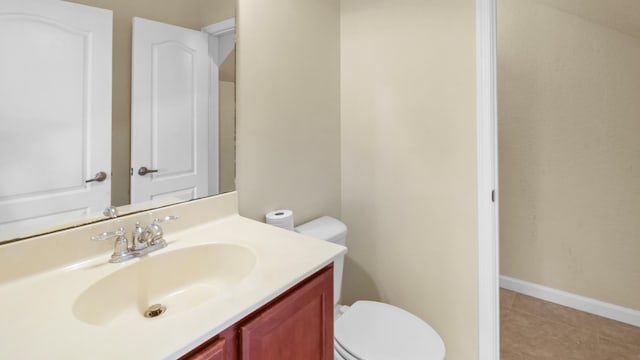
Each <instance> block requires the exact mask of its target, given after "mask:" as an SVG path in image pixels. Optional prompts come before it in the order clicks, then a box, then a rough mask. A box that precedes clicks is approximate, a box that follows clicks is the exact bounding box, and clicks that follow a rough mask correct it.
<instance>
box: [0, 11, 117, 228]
mask: <svg viewBox="0 0 640 360" xmlns="http://www.w3.org/2000/svg"><path fill="white" fill-rule="evenodd" d="M111 33H112V13H111V11H109V10H104V9H98V8H93V7H89V6H84V5H78V4H73V3H68V2H64V1H50V0H2V1H0V233H2V234H3V235H10V234H14V233H15V234H16V236H21V235H23V231H27V230H32V229H34V230H35V229H38V228H41V229H42V230H44V229H45V228H46V227H47V224H54V223H56V224H58V223H61V222H65V221H67V220H70V219H74V218H77V217H78V216H82V215H88V214H91V213H96V212H101V211H102V210H103V209H104V208H105V207H107V206H109V204H110V197H111V181H110V179H111ZM99 172H103V173H104V175H106V177H105V178H104V180H102V181H93V182H86V181H87V180H89V179H91V178H93V177H94V176H95V175H96V173H99ZM2 237H3V238H5V236H2Z"/></svg>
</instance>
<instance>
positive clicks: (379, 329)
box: [295, 216, 446, 360]
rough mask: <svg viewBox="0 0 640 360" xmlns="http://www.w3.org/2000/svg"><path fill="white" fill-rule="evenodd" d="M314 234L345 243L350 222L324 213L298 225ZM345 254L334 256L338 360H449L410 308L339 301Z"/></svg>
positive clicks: (303, 231) (305, 232) (439, 340)
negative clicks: (350, 303)
mask: <svg viewBox="0 0 640 360" xmlns="http://www.w3.org/2000/svg"><path fill="white" fill-rule="evenodd" d="M295 231H296V232H298V233H300V234H303V235H307V236H309V237H312V238H316V239H320V240H325V241H330V242H332V243H336V244H339V245H343V246H345V245H346V240H347V226H346V225H345V224H344V223H342V222H341V221H340V220H337V219H334V218H332V217H329V216H323V217H320V218H317V219H315V220H312V221H309V222H307V223H305V224H302V225H300V226H298V227H296V228H295ZM343 267H344V255H341V256H340V257H338V258H336V259H335V260H334V268H333V271H334V272H333V276H334V278H333V286H334V299H333V300H334V301H333V303H334V305H335V308H334V317H335V323H334V341H333V343H334V349H335V350H334V356H335V360H414V359H415V360H446V356H445V348H444V342H443V341H442V338H440V336H439V335H438V333H436V331H435V330H433V328H431V326H429V324H427V323H426V322H424V321H422V320H421V319H420V318H418V317H417V316H415V315H413V314H411V313H410V312H408V311H406V310H403V309H400V308H398V307H395V306H393V305H389V304H385V303H381V302H376V301H363V300H361V301H356V302H355V303H354V304H353V305H351V306H343V305H339V304H338V300H339V299H340V288H341V285H342V270H343Z"/></svg>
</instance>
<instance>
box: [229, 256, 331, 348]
mask: <svg viewBox="0 0 640 360" xmlns="http://www.w3.org/2000/svg"><path fill="white" fill-rule="evenodd" d="M240 344H241V345H240V351H241V356H240V359H243V360H261V359H264V360H273V359H278V360H300V359H305V360H314V359H317V360H333V268H332V267H328V268H326V269H325V270H323V271H321V272H320V273H319V274H318V275H317V276H314V277H312V278H311V279H309V280H308V281H305V282H304V283H303V284H301V285H300V286H298V287H297V288H295V289H294V290H292V291H291V292H290V293H288V294H286V295H285V296H284V297H282V298H281V300H278V301H276V302H275V303H274V304H273V305H272V306H270V307H268V308H267V309H266V310H264V311H263V312H262V313H260V314H259V315H258V316H256V317H255V318H253V319H252V320H250V321H249V322H246V323H245V324H244V325H241V326H240Z"/></svg>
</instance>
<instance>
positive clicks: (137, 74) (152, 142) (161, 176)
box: [131, 18, 209, 204]
mask: <svg viewBox="0 0 640 360" xmlns="http://www.w3.org/2000/svg"><path fill="white" fill-rule="evenodd" d="M207 42H208V40H207V35H205V34H204V33H201V32H199V31H196V30H191V29H186V28H182V27H178V26H174V25H169V24H164V23H160V22H155V21H151V20H146V19H141V18H134V19H133V49H132V51H133V60H132V67H133V69H132V70H133V73H132V89H131V95H132V101H131V171H132V174H131V204H136V203H140V202H143V201H149V200H158V199H166V198H175V199H176V200H190V199H193V198H196V197H201V196H205V195H207V194H208V189H207V174H208V157H209V156H208V136H207V134H208V84H209V81H208V77H209V68H208V43H207ZM145 169H146V171H145Z"/></svg>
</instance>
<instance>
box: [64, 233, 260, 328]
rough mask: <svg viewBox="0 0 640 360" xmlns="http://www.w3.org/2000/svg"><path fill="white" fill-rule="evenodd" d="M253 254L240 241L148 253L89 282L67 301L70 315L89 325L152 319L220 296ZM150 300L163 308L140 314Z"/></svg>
mask: <svg viewBox="0 0 640 360" xmlns="http://www.w3.org/2000/svg"><path fill="white" fill-rule="evenodd" d="M255 264H256V256H255V254H254V253H253V252H252V251H251V250H250V249H248V248H246V247H244V246H240V245H234V244H225V243H210V244H206V245H198V246H193V247H188V248H181V249H176V250H172V251H168V252H166V253H160V254H153V255H151V256H145V257H142V258H140V259H137V260H131V264H128V263H123V264H113V265H112V264H109V265H110V266H123V268H122V269H121V270H118V271H116V272H114V273H112V274H110V275H108V276H106V277H104V278H102V279H100V280H98V281H97V282H96V283H94V284H93V285H91V286H89V287H88V288H87V289H86V290H85V291H83V292H82V293H81V294H80V296H79V297H78V298H77V299H76V301H75V303H74V304H73V314H74V315H75V317H76V318H77V319H79V320H81V321H83V322H85V323H88V324H93V325H100V326H105V325H110V324H115V323H122V324H126V323H127V322H130V321H133V320H136V319H137V320H138V321H140V320H144V321H157V320H156V319H161V318H163V317H167V316H172V315H173V314H177V313H180V312H182V311H185V310H189V309H192V308H195V307H196V306H198V305H200V304H202V303H204V302H206V301H208V300H211V299H214V298H216V297H219V296H221V295H224V294H225V293H226V292H228V291H229V290H230V289H232V288H233V287H235V286H237V285H238V284H240V283H241V282H242V280H243V279H245V278H246V277H247V276H248V275H249V274H250V273H251V271H252V270H253V268H254V267H255ZM154 304H161V305H163V306H165V307H166V312H164V313H163V314H162V315H159V316H158V317H157V318H148V319H147V318H145V317H144V313H145V311H146V310H147V309H148V308H149V307H150V306H151V305H154Z"/></svg>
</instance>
